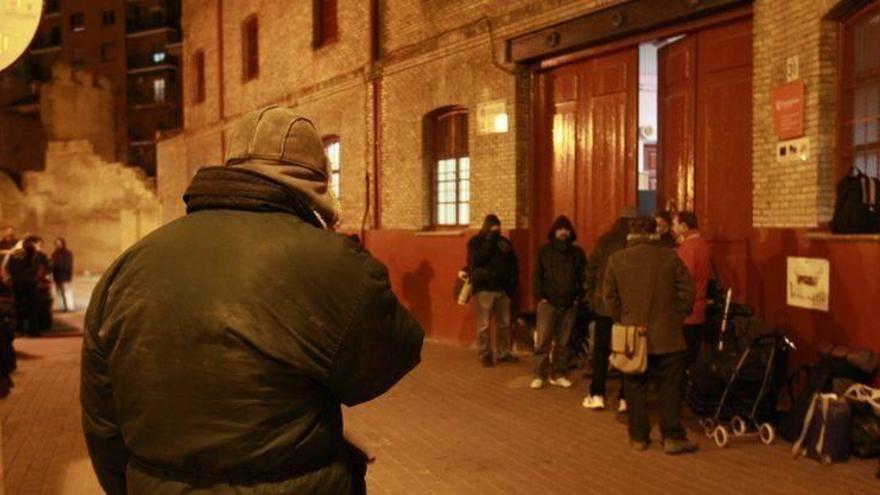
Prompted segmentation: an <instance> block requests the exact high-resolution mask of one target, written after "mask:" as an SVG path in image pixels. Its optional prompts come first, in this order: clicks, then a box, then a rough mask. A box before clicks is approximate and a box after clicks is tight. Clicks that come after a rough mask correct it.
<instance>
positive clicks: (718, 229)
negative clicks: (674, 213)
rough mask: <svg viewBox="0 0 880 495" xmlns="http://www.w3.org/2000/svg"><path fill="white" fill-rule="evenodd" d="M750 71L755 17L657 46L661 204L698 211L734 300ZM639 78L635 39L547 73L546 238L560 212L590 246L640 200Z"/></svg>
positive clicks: (739, 276)
mask: <svg viewBox="0 0 880 495" xmlns="http://www.w3.org/2000/svg"><path fill="white" fill-rule="evenodd" d="M751 74H752V32H751V21H750V20H742V21H738V22H731V23H726V24H723V25H717V26H712V27H706V28H703V29H699V30H695V31H691V32H688V33H685V34H684V37H682V38H680V39H678V40H677V41H674V42H672V43H669V44H667V45H665V46H663V47H662V48H660V50H659V52H658V102H657V103H658V145H659V146H658V152H659V160H658V191H657V193H658V205H659V206H660V207H668V208H671V209H674V210H692V211H694V212H696V214H697V217H698V219H699V221H700V227H701V230H702V231H703V233H704V236H705V237H706V238H707V240H708V241H709V243H710V245H711V247H712V252H713V260H714V262H715V265H716V267H717V270H718V272H719V275H720V276H721V278H722V281H723V282H724V283H725V285H729V286H732V287H733V288H734V289H735V291H736V296H737V298H738V299H742V298H744V296H745V289H746V287H747V286H748V285H747V282H748V281H747V272H748V264H749V259H748V253H749V249H748V242H749V241H748V239H749V237H750V235H751V222H752V206H751V205H752V201H751V194H752V181H751V159H752V158H751V157H752V154H751V142H752V140H751V133H752V75H751ZM638 84H639V62H638V47H637V46H632V47H631V48H627V49H624V50H621V51H617V52H614V53H610V54H607V55H601V56H598V57H594V58H591V59H587V60H583V61H579V62H576V63H572V64H568V65H565V66H562V67H558V68H555V69H552V70H551V71H549V72H547V73H546V76H545V90H546V92H547V93H546V95H545V98H546V100H547V105H546V109H547V115H548V116H547V118H546V120H545V127H546V128H547V129H548V130H549V131H550V132H549V134H550V136H546V134H547V133H546V132H545V136H544V138H543V139H544V142H545V143H547V142H550V143H551V144H549V145H548V146H546V148H547V149H548V151H549V152H548V153H545V154H543V155H542V161H546V163H541V161H539V163H538V177H537V185H538V189H537V191H538V198H537V208H536V210H537V211H536V213H537V215H536V218H537V220H538V221H537V222H536V227H537V228H538V230H539V233H538V235H544V234H545V232H546V229H547V228H548V227H549V224H550V222H552V218H553V217H554V216H555V215H557V214H563V213H564V214H567V215H570V216H571V217H572V218H573V220H574V222H575V225H576V227H577V228H578V234H579V235H580V236H581V238H582V240H583V244H584V245H585V246H586V247H587V248H588V249H589V248H592V246H593V244H594V242H595V240H596V239H597V238H598V236H599V235H601V234H602V232H604V231H606V230H607V229H608V228H609V227H610V226H611V224H612V223H613V222H614V220H615V219H616V218H617V216H618V215H619V212H620V211H621V209H622V208H623V207H624V206H625V205H635V203H636V201H637V192H638V184H637V181H636V177H637V164H636V153H637V146H638V145H639V143H638V139H637V134H636V132H637V128H638V117H637V116H638V94H639V88H638ZM544 174H547V175H548V176H549V177H547V178H542V175H544Z"/></svg>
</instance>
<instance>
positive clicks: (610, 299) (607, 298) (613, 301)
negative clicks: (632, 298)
mask: <svg viewBox="0 0 880 495" xmlns="http://www.w3.org/2000/svg"><path fill="white" fill-rule="evenodd" d="M602 299H603V301H604V303H605V307H606V308H607V310H608V314H609V315H610V316H611V319H613V320H614V321H616V322H620V318H621V314H622V313H623V304H622V303H621V301H620V287H619V286H618V282H617V273H616V269H615V267H614V257H613V256H612V257H611V259H609V260H608V267H607V268H605V285H604V287H603V288H602Z"/></svg>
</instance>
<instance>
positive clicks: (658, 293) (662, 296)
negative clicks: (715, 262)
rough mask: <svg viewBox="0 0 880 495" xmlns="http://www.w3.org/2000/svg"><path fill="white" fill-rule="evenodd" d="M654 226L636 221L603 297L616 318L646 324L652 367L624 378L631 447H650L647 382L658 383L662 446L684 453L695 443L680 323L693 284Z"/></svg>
mask: <svg viewBox="0 0 880 495" xmlns="http://www.w3.org/2000/svg"><path fill="white" fill-rule="evenodd" d="M656 228H657V225H656V223H655V221H654V219H653V218H650V217H641V218H637V219H635V220H633V221H632V223H631V224H630V234H629V238H628V243H629V244H628V247H627V248H626V249H624V250H622V251H619V252H617V253H615V254H614V255H612V256H611V259H610V260H609V261H608V268H607V273H606V274H605V285H604V291H603V294H604V296H603V300H604V301H605V307H606V308H607V310H608V312H609V313H610V314H611V318H612V319H613V320H614V321H615V322H617V323H621V324H623V325H636V326H645V327H647V334H648V369H647V371H646V372H645V373H642V374H628V375H626V379H625V380H624V381H623V384H624V387H626V400H627V404H628V406H629V407H628V411H627V412H628V415H629V438H630V441H631V443H632V447H633V449H634V450H638V451H641V450H645V449H646V448H647V447H648V443H649V437H650V432H651V426H650V423H649V422H648V383H649V382H654V383H655V384H656V385H657V393H658V395H659V399H660V430H661V433H662V435H663V450H664V452H666V453H667V454H681V453H684V452H692V451H694V450H696V448H697V446H696V444H694V443H691V442H690V441H688V439H687V434H686V433H685V431H684V428H683V427H682V425H681V406H682V401H683V400H684V385H685V363H686V357H685V352H684V351H685V342H684V335H683V334H682V331H681V322H682V320H684V317H685V316H687V315H688V314H690V312H691V308H692V307H693V304H694V284H693V281H691V277H690V275H689V274H688V271H687V268H685V266H684V264H683V263H682V262H681V260H680V259H679V258H678V255H677V254H676V252H675V251H674V250H672V249H669V248H667V247H664V246H661V245H660V244H659V236H657V235H656V234H654V231H655V229H656Z"/></svg>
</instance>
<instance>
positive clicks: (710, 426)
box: [700, 418, 715, 438]
mask: <svg viewBox="0 0 880 495" xmlns="http://www.w3.org/2000/svg"><path fill="white" fill-rule="evenodd" d="M700 426H702V427H703V433H705V434H706V436H707V437H708V438H712V435H713V434H714V433H715V420H714V419H712V418H703V419H701V420H700Z"/></svg>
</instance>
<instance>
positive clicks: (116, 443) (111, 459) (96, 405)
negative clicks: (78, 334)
mask: <svg viewBox="0 0 880 495" xmlns="http://www.w3.org/2000/svg"><path fill="white" fill-rule="evenodd" d="M108 278H109V277H106V278H104V279H103V280H101V282H100V283H99V284H98V286H97V287H96V288H95V291H94V295H93V297H92V302H91V304H89V308H88V310H87V311H86V318H85V328H84V334H85V338H84V341H83V349H82V371H81V373H82V374H81V380H80V401H81V404H82V422H83V431H84V432H85V437H86V445H87V446H88V450H89V456H90V457H91V459H92V465H93V466H94V468H95V472H96V474H97V475H98V480H99V481H100V483H101V487H102V488H103V489H104V491H105V492H107V493H108V494H109V495H124V494H125V493H126V487H125V468H126V466H127V465H128V459H129V455H130V454H129V451H128V449H127V448H126V446H125V443H124V442H123V440H122V432H121V430H120V428H119V423H118V422H117V420H116V409H115V406H114V403H113V387H112V385H111V383H110V376H109V372H108V369H107V359H106V356H105V355H104V353H103V351H102V350H101V348H100V344H99V341H98V335H99V331H100V328H101V314H102V313H103V312H104V303H105V301H106V293H107V285H108V282H107V280H108Z"/></svg>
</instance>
